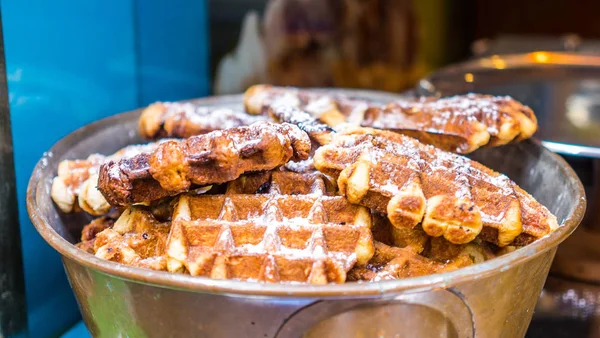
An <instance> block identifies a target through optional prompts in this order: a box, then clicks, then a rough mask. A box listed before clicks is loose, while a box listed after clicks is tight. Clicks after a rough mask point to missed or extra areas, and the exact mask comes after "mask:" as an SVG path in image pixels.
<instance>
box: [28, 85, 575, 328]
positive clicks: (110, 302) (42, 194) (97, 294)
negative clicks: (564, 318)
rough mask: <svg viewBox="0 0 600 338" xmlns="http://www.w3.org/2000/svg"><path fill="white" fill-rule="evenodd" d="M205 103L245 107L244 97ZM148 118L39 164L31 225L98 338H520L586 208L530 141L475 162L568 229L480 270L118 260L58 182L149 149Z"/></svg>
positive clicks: (78, 135) (127, 120)
mask: <svg viewBox="0 0 600 338" xmlns="http://www.w3.org/2000/svg"><path fill="white" fill-rule="evenodd" d="M346 93H348V91H346ZM352 94H354V95H359V96H364V97H368V98H372V99H378V100H391V99H393V98H398V97H397V96H390V95H388V94H382V93H374V92H352ZM196 102H198V103H201V104H205V105H207V106H217V105H218V106H221V107H234V108H238V109H241V96H224V97H213V98H206V99H201V100H197V101H196ZM139 113H140V111H133V112H129V113H125V114H121V115H116V116H113V117H110V118H107V119H104V120H101V121H98V122H96V123H93V124H91V125H88V126H86V127H84V128H82V129H79V130H77V131H75V132H73V133H72V134H70V135H68V136H67V137H65V138H64V139H63V140H61V141H59V142H58V143H57V144H56V145H55V146H54V147H52V149H51V150H50V151H49V152H48V153H46V154H44V156H43V157H42V159H41V160H40V161H39V163H38V164H37V166H36V168H35V170H34V172H33V175H32V177H31V180H30V183H29V187H28V192H27V206H28V210H29V214H30V216H31V219H32V221H33V223H34V224H35V227H36V228H37V230H38V231H39V233H40V234H41V235H42V237H43V238H44V239H45V240H46V241H47V242H48V243H49V244H50V245H51V246H52V247H54V249H56V250H57V251H58V252H59V253H60V254H61V255H62V258H63V262H64V266H65V269H66V272H67V275H68V277H69V280H70V282H71V286H72V288H73V290H74V292H75V295H76V297H77V300H78V302H79V306H80V308H81V312H82V313H83V317H84V320H85V323H86V325H87V327H88V328H89V330H90V331H91V333H92V334H93V335H94V336H97V337H115V336H128V337H134V336H149V337H204V336H206V337H299V336H302V335H305V336H308V337H325V336H341V337H365V336H366V337H373V336H377V337H401V336H407V335H408V336H414V335H417V336H422V337H473V336H477V337H511V338H512V337H522V336H524V334H525V331H526V330H527V327H528V325H529V322H530V320H531V316H532V314H533V309H534V306H535V304H536V301H537V299H538V296H539V294H540V291H541V289H542V285H543V284H544V281H545V280H546V276H547V275H548V270H549V268H550V264H551V262H552V258H553V257H554V254H555V252H556V247H557V246H558V244H559V243H560V242H562V241H563V240H564V239H565V238H567V236H568V235H569V234H570V233H571V232H572V231H573V230H574V229H575V228H576V227H577V225H578V224H579V222H580V221H581V218H582V216H583V213H584V211H585V197H584V191H583V187H582V185H581V182H580V181H579V179H578V178H577V176H576V175H575V173H574V172H573V170H572V169H571V168H570V167H569V166H568V165H567V164H566V163H565V161H563V160H562V159H561V158H560V157H558V156H556V155H554V154H553V153H552V152H550V151H548V150H546V149H545V148H543V147H542V146H541V145H540V144H539V143H538V142H536V141H527V142H523V143H520V144H516V145H511V146H506V147H502V148H492V149H484V150H482V151H479V152H477V153H476V154H474V155H473V157H474V158H475V159H477V160H479V161H481V162H483V163H485V164H486V165H488V166H490V167H492V168H494V169H496V170H499V171H501V172H504V173H506V174H507V175H508V176H509V177H511V178H512V179H513V180H515V181H516V182H517V183H518V184H520V185H521V186H522V187H523V188H524V189H525V190H527V191H529V192H530V193H531V194H532V195H533V196H535V198H537V199H538V200H539V201H540V202H541V203H543V204H544V205H546V206H547V207H548V208H549V209H550V210H551V211H552V212H553V213H554V214H555V215H556V216H557V218H558V220H559V222H560V223H561V224H562V226H561V227H560V228H559V229H558V230H557V231H556V232H554V233H552V234H551V235H549V236H547V237H545V238H543V239H541V240H539V241H537V242H535V243H533V244H531V245H529V246H526V247H524V248H521V249H519V250H516V251H515V252H512V253H510V254H507V255H504V256H502V257H499V258H496V259H493V260H490V261H487V262H485V263H482V264H478V265H474V266H470V267H467V268H464V269H460V270H457V271H453V272H448V273H443V274H437V275H430V276H424V277H418V278H410V279H404V280H397V281H384V282H374V283H347V284H343V285H325V286H309V285H281V284H260V283H249V282H240V281H232V280H213V279H208V278H201V277H192V276H188V275H182V274H172V273H167V272H157V271H152V270H146V269H141V268H135V267H130V266H125V265H120V264H116V263H113V262H110V261H105V260H102V259H99V258H96V257H95V256H93V255H90V254H88V253H85V252H83V251H81V250H79V249H78V248H76V247H75V246H73V245H72V243H74V242H76V239H77V238H78V236H79V232H80V228H81V224H84V222H85V221H84V220H82V219H81V215H64V214H61V213H60V212H59V211H58V210H57V208H56V207H55V205H54V204H53V203H52V200H51V198H50V186H51V181H52V177H53V176H54V175H55V173H56V170H57V165H58V163H59V162H60V161H61V160H63V159H72V158H84V157H86V156H87V155H88V154H90V153H92V152H100V153H111V152H113V151H116V150H117V149H119V148H121V147H123V146H125V145H127V144H131V143H135V142H140V141H141V140H140V139H139V138H138V136H137V132H136V129H137V118H138V116H139Z"/></svg>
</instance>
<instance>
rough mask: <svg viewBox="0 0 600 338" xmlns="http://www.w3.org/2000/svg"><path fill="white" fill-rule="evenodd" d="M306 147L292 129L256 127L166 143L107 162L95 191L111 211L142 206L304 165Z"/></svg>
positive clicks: (306, 142) (300, 134)
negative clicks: (300, 162)
mask: <svg viewBox="0 0 600 338" xmlns="http://www.w3.org/2000/svg"><path fill="white" fill-rule="evenodd" d="M310 147H311V146H310V139H309V138H308V135H306V133H304V132H302V131H301V130H300V129H298V127H296V126H294V125H291V124H286V123H284V124H273V123H268V122H261V123H255V124H253V125H251V126H248V127H238V128H231V129H227V130H222V131H214V132H211V133H208V134H203V135H198V136H192V137H190V138H187V139H184V140H180V141H166V142H163V143H161V144H160V145H159V147H157V149H156V150H155V151H153V152H152V153H144V154H140V155H138V156H134V157H132V158H126V159H123V160H121V161H108V162H106V163H104V164H103V165H102V166H101V168H100V175H99V181H98V187H99V189H100V191H101V192H102V194H103V195H104V197H105V198H106V200H107V201H108V202H109V203H110V204H111V205H117V206H119V205H120V206H126V205H131V204H135V203H147V202H149V201H154V200H158V199H161V198H164V197H167V196H174V195H177V194H178V193H181V192H184V191H189V190H191V189H193V187H194V186H206V185H211V184H217V183H224V182H229V181H232V180H234V179H236V178H237V177H239V176H240V175H241V174H243V173H245V172H250V171H260V170H270V169H273V168H276V167H279V166H281V165H283V164H285V163H287V162H288V161H289V160H290V159H293V160H304V159H307V158H308V153H309V152H310Z"/></svg>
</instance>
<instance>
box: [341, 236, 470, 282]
mask: <svg viewBox="0 0 600 338" xmlns="http://www.w3.org/2000/svg"><path fill="white" fill-rule="evenodd" d="M472 264H473V260H472V259H471V258H470V257H469V256H468V255H466V254H461V255H457V256H456V257H454V258H453V259H452V260H448V261H446V262H439V261H436V260H433V259H429V258H426V257H423V256H420V255H418V254H416V253H415V252H414V251H412V250H410V249H408V248H397V247H391V246H388V245H386V244H383V243H381V242H375V254H374V255H373V258H372V259H371V260H370V261H369V264H367V265H365V266H356V267H354V268H353V269H352V270H350V272H348V281H368V282H376V281H381V280H392V279H402V278H410V277H418V276H425V275H431V274H434V273H442V272H447V271H453V270H456V269H459V268H462V267H465V266H469V265H472Z"/></svg>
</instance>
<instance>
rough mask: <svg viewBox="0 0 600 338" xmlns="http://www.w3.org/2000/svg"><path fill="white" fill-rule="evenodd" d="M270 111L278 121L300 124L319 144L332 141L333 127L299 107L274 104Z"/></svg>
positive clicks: (272, 116) (299, 126)
mask: <svg viewBox="0 0 600 338" xmlns="http://www.w3.org/2000/svg"><path fill="white" fill-rule="evenodd" d="M268 113H269V116H271V118H272V119H274V120H275V121H277V122H280V123H282V122H287V123H291V124H294V125H296V126H298V128H300V129H301V130H302V131H304V132H305V133H307V134H308V136H309V137H310V138H311V140H313V141H315V142H316V143H317V144H318V145H324V144H327V143H329V142H331V137H332V133H333V129H332V128H331V127H329V126H328V125H326V124H324V123H322V122H321V121H319V120H318V119H316V118H315V117H313V116H312V115H310V114H309V113H307V112H305V111H303V110H300V109H299V108H296V107H293V106H288V105H277V104H274V105H272V106H270V107H269V109H268Z"/></svg>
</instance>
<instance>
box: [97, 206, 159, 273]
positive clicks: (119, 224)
mask: <svg viewBox="0 0 600 338" xmlns="http://www.w3.org/2000/svg"><path fill="white" fill-rule="evenodd" d="M169 229H170V223H168V222H166V223H161V222H159V221H157V220H156V218H154V216H153V215H152V213H151V212H150V211H147V210H144V209H142V208H138V207H131V208H128V209H126V210H125V211H124V212H123V214H121V217H119V219H118V220H117V221H116V222H115V224H114V226H113V227H112V228H107V229H105V230H103V231H101V232H100V233H98V234H97V235H96V237H95V239H94V253H95V255H96V257H99V258H103V259H107V260H110V261H113V262H117V263H123V264H127V265H132V266H137V267H143V268H149V269H154V270H166V268H167V261H166V257H165V244H166V242H167V236H168V234H169Z"/></svg>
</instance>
